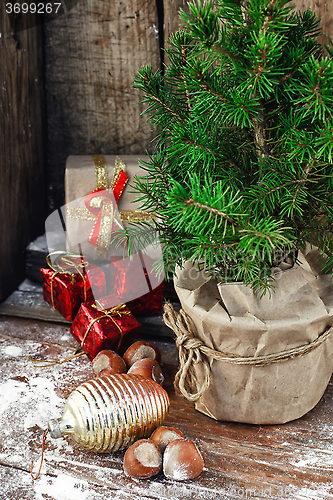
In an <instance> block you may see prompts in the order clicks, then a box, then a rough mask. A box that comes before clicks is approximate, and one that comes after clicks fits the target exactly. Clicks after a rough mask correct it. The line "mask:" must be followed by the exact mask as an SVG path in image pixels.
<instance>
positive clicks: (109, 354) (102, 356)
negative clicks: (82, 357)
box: [92, 349, 126, 375]
mask: <svg viewBox="0 0 333 500" xmlns="http://www.w3.org/2000/svg"><path fill="white" fill-rule="evenodd" d="M92 368H93V371H94V373H95V375H101V371H102V370H103V371H104V370H105V369H106V368H108V373H106V372H105V373H103V375H113V374H114V373H125V372H126V363H125V361H124V360H123V358H121V357H120V356H119V354H117V353H116V352H114V351H109V350H107V349H106V350H104V351H100V352H99V353H98V354H97V356H95V357H94V359H93V360H92Z"/></svg>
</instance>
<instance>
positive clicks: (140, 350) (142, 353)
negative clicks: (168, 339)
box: [123, 340, 161, 366]
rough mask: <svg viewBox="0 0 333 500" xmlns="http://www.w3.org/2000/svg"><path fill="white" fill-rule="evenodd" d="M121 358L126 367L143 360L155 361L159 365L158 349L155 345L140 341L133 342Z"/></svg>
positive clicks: (159, 355)
mask: <svg viewBox="0 0 333 500" xmlns="http://www.w3.org/2000/svg"><path fill="white" fill-rule="evenodd" d="M123 358H124V360H125V362H126V364H127V366H132V365H133V364H134V363H135V362H136V361H139V359H144V358H150V359H156V361H157V362H158V363H161V353H160V350H159V348H158V347H157V346H156V345H155V344H151V343H150V342H144V341H142V340H140V341H138V342H134V344H132V345H131V346H130V347H129V348H128V349H127V351H126V352H125V354H124V356H123Z"/></svg>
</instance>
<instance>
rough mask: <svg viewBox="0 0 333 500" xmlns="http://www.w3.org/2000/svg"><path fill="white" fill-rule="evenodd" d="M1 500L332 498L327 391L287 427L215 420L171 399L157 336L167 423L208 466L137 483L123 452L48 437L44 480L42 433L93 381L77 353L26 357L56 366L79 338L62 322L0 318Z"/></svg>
mask: <svg viewBox="0 0 333 500" xmlns="http://www.w3.org/2000/svg"><path fill="white" fill-rule="evenodd" d="M0 332H1V334H0V359H1V374H0V500H14V499H15V500H21V499H24V500H44V499H46V500H53V499H55V500H107V499H115V500H147V499H160V500H162V499H173V500H177V499H183V498H184V499H185V498H186V499H193V500H194V499H195V500H211V499H212V500H213V499H214V500H215V499H216V500H223V499H238V498H239V499H247V498H253V499H290V498H295V499H312V500H314V499H333V479H332V465H333V386H332V383H330V385H329V387H328V389H327V391H326V393H325V395H324V397H323V398H322V400H321V401H320V403H319V404H318V405H317V406H316V408H315V409H314V410H312V411H311V412H310V413H309V414H307V415H306V416H305V417H303V418H301V419H299V420H297V421H294V422H291V423H289V424H284V425H276V426H255V425H243V424H235V423H228V422H217V421H214V420H212V419H210V418H209V417H207V416H205V415H202V414H201V413H199V412H197V411H196V410H195V409H194V406H193V404H192V403H189V402H187V401H186V400H184V399H181V398H179V397H176V396H175V394H174V391H173V385H172V382H173V376H174V374H175V371H176V367H177V350H176V347H175V346H174V343H173V341H172V340H170V341H168V340H167V339H165V338H164V339H163V338H161V341H158V342H157V343H158V345H159V347H160V349H161V350H162V367H163V372H164V374H165V376H166V383H165V388H166V389H167V391H168V393H169V395H170V400H171V406H170V412H169V415H168V417H167V419H166V422H165V424H166V425H170V426H174V427H177V428H178V429H180V430H181V431H182V432H183V433H184V434H185V436H186V437H187V438H189V439H192V440H194V441H195V443H196V444H197V446H198V447H199V449H200V450H201V452H202V455H203V458H204V461H205V469H204V470H203V472H202V473H201V475H200V476H199V477H198V478H196V479H194V480H192V481H185V482H177V481H171V480H168V479H165V478H164V477H163V475H162V474H160V475H158V476H156V477H155V478H152V479H146V480H134V479H131V478H129V477H127V476H125V475H124V473H123V470H122V459H123V454H124V452H116V453H110V454H106V455H99V454H94V453H91V452H87V451H85V450H84V449H82V448H79V447H78V446H77V445H76V444H75V443H74V442H73V441H71V440H70V439H66V440H65V439H57V440H53V439H52V438H51V437H49V436H48V437H47V441H46V446H45V453H44V463H43V467H42V472H41V476H40V477H39V478H38V479H37V480H36V481H33V480H32V478H31V476H30V463H31V460H33V461H34V473H35V474H36V471H37V470H38V467H39V460H40V453H41V442H42V435H41V434H42V430H43V429H44V428H46V427H47V423H48V420H49V419H50V418H53V417H54V418H57V417H59V416H60V415H61V412H62V408H63V406H64V403H65V399H66V398H67V396H68V395H69V393H70V392H71V391H72V390H73V389H74V388H75V387H76V386H77V385H79V384H80V383H82V382H84V381H85V380H88V379H89V378H91V377H92V369H91V363H90V362H89V360H88V358H87V357H86V356H85V355H84V356H81V357H79V358H77V359H76V360H73V361H70V362H68V363H65V364H62V365H58V364H56V365H53V366H47V367H42V366H37V367H36V366H34V363H33V362H32V361H31V360H30V359H29V357H34V358H38V359H41V360H61V359H64V358H65V357H66V356H68V355H69V354H70V353H71V352H72V350H73V348H74V347H76V346H77V344H76V342H75V341H74V340H73V339H72V338H71V336H70V334H69V328H68V326H67V325H60V324H56V323H48V322H43V321H37V320H32V319H29V320H28V319H21V318H11V317H6V316H3V317H1V318H0Z"/></svg>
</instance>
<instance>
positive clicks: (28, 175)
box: [0, 2, 46, 301]
mask: <svg viewBox="0 0 333 500" xmlns="http://www.w3.org/2000/svg"><path fill="white" fill-rule="evenodd" d="M0 32H1V34H0V76H1V85H0V173H1V177H0V220H1V224H0V301H1V300H3V299H4V298H5V297H6V296H8V295H9V294H10V293H11V291H13V290H15V288H16V287H17V285H18V284H19V283H20V282H21V281H22V280H23V279H24V274H25V263H24V250H25V248H26V246H27V244H28V243H29V242H30V241H31V240H32V239H34V238H35V237H36V236H37V235H38V234H40V233H41V231H42V230H43V224H44V213H45V206H46V205H45V185H44V180H43V171H44V165H43V125H42V102H43V98H42V96H43V91H42V90H43V87H42V80H41V53H40V52H41V43H40V36H39V34H40V28H31V29H29V30H25V31H21V32H17V33H14V31H13V29H12V27H11V25H10V23H9V19H8V16H7V14H6V12H5V2H1V3H0Z"/></svg>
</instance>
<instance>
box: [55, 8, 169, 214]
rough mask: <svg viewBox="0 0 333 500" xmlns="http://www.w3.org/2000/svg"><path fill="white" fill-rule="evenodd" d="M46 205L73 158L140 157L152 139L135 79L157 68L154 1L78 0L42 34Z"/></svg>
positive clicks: (58, 191) (59, 190) (59, 194)
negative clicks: (147, 68)
mask: <svg viewBox="0 0 333 500" xmlns="http://www.w3.org/2000/svg"><path fill="white" fill-rule="evenodd" d="M45 32H46V48H45V50H46V74H45V78H46V89H47V116H48V176H49V192H48V198H49V205H50V208H51V209H54V208H55V207H58V206H61V205H62V204H63V203H64V200H63V176H64V168H65V161H66V158H67V156H68V155H69V154H72V155H80V154H97V153H101V154H140V153H143V154H144V153H145V152H146V150H147V148H150V149H151V145H150V142H151V140H152V138H153V137H154V135H155V134H154V133H153V132H152V131H151V127H150V125H149V124H147V121H146V118H145V117H144V116H140V115H141V113H142V111H143V109H144V108H143V105H142V104H139V103H138V102H139V101H140V98H141V97H140V94H139V92H138V91H136V90H135V89H133V88H132V85H133V76H134V75H135V74H136V73H137V70H138V69H139V68H140V67H141V66H143V65H144V64H147V63H150V64H152V66H153V67H154V69H157V68H158V67H159V65H160V52H159V39H158V36H159V34H158V19H157V9H156V2H155V0H128V1H124V0H114V1H112V2H104V1H103V0H80V1H79V3H78V4H77V5H76V7H74V8H73V9H72V10H71V11H70V12H69V13H67V14H66V15H64V16H61V17H59V18H58V19H56V20H55V21H53V22H51V23H49V24H47V25H46V26H45Z"/></svg>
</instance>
